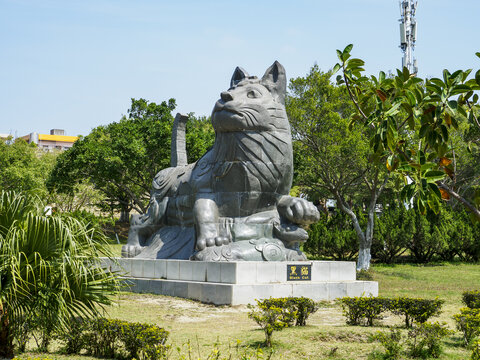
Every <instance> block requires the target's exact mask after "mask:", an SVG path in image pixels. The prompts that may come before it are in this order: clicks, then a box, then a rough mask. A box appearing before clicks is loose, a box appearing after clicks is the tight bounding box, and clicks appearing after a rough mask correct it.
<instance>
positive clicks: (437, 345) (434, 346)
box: [407, 322, 452, 358]
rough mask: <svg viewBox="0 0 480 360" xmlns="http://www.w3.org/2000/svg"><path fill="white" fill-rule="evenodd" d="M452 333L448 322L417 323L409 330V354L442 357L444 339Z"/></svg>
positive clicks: (417, 356) (415, 356)
mask: <svg viewBox="0 0 480 360" xmlns="http://www.w3.org/2000/svg"><path fill="white" fill-rule="evenodd" d="M451 333H452V331H451V330H450V329H448V327H447V325H446V323H442V324H440V323H438V322H435V323H427V322H425V323H422V324H415V326H413V328H412V329H411V330H410V331H409V332H408V341H407V344H408V347H409V355H410V356H411V357H414V358H428V357H434V358H438V357H440V355H441V353H442V346H441V345H442V339H443V338H444V337H445V336H447V335H450V334H451Z"/></svg>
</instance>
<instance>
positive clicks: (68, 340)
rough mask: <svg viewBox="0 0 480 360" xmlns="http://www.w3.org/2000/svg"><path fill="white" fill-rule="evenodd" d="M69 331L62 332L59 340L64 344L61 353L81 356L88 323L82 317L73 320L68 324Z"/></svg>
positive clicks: (58, 337) (58, 336)
mask: <svg viewBox="0 0 480 360" xmlns="http://www.w3.org/2000/svg"><path fill="white" fill-rule="evenodd" d="M67 328H68V331H62V332H60V333H59V334H58V335H57V339H59V340H60V341H62V342H63V344H64V346H63V348H62V349H61V351H62V352H63V353H65V354H79V353H80V351H81V350H82V349H83V347H84V336H83V333H84V331H86V330H87V329H88V322H87V321H86V320H84V319H82V318H80V317H74V318H71V319H70V321H69V322H68V326H67Z"/></svg>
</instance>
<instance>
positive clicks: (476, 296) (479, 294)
mask: <svg viewBox="0 0 480 360" xmlns="http://www.w3.org/2000/svg"><path fill="white" fill-rule="evenodd" d="M462 302H463V303H464V304H465V306H466V307H468V308H470V309H480V291H478V290H471V291H465V292H464V293H463V294H462Z"/></svg>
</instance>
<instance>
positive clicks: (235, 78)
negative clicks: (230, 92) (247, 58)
mask: <svg viewBox="0 0 480 360" xmlns="http://www.w3.org/2000/svg"><path fill="white" fill-rule="evenodd" d="M248 76H249V75H248V73H247V72H246V71H245V70H244V69H242V68H241V67H239V66H237V68H236V69H235V71H234V72H233V75H232V80H230V87H231V88H232V87H234V86H235V85H237V84H238V83H239V82H240V81H242V80H243V79H246V78H248Z"/></svg>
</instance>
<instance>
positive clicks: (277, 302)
mask: <svg viewBox="0 0 480 360" xmlns="http://www.w3.org/2000/svg"><path fill="white" fill-rule="evenodd" d="M262 302H263V303H264V304H265V305H266V306H276V307H279V308H282V309H288V311H289V313H292V314H293V313H295V314H296V316H295V326H305V325H306V322H307V319H308V317H309V316H310V315H311V314H313V313H315V312H316V311H317V310H318V306H317V305H316V303H315V301H313V300H312V299H309V298H306V297H304V296H301V297H284V298H269V299H265V300H262Z"/></svg>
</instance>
